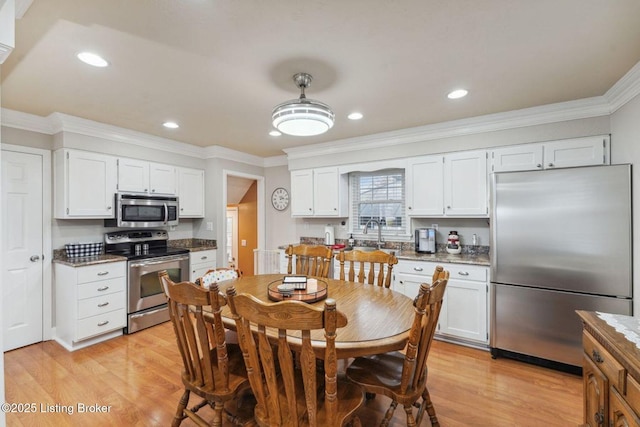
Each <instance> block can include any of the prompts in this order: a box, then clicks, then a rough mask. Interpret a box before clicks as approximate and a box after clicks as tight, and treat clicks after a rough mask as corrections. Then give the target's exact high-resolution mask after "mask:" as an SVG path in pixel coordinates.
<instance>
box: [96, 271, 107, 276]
mask: <svg viewBox="0 0 640 427" xmlns="http://www.w3.org/2000/svg"><path fill="white" fill-rule="evenodd" d="M107 274H109V272H108V271H99V272H98V276H106V275H107Z"/></svg>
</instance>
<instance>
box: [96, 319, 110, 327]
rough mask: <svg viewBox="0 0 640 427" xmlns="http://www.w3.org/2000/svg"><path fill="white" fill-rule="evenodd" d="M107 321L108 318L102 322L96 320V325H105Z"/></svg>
mask: <svg viewBox="0 0 640 427" xmlns="http://www.w3.org/2000/svg"><path fill="white" fill-rule="evenodd" d="M108 323H109V321H108V320H103V321H102V322H98V326H104V325H106V324H108Z"/></svg>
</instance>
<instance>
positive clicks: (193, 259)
mask: <svg viewBox="0 0 640 427" xmlns="http://www.w3.org/2000/svg"><path fill="white" fill-rule="evenodd" d="M189 262H190V263H191V266H192V267H193V266H195V265H198V264H205V265H206V264H208V265H211V266H212V267H211V268H215V265H216V250H215V249H211V250H208V251H196V252H189Z"/></svg>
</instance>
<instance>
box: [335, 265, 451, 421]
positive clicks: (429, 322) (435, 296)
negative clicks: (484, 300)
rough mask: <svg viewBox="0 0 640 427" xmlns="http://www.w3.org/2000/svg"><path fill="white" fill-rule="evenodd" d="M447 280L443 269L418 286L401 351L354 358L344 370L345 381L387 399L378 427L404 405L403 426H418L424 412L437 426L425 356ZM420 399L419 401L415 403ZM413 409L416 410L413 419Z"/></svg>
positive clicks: (447, 274)
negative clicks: (405, 424) (407, 331)
mask: <svg viewBox="0 0 640 427" xmlns="http://www.w3.org/2000/svg"><path fill="white" fill-rule="evenodd" d="M434 276H435V274H434ZM448 280H449V272H448V271H446V270H444V269H443V271H440V272H438V277H437V278H436V279H435V281H434V282H433V284H432V285H431V286H430V285H428V284H427V283H423V284H421V285H420V290H419V291H418V297H417V298H416V301H415V303H414V306H415V316H414V320H413V325H412V326H411V329H410V331H409V340H408V343H407V346H406V347H405V349H404V352H399V351H394V352H390V353H384V354H377V355H374V356H365V357H357V358H355V360H354V361H353V362H352V363H351V365H349V367H348V368H347V378H348V379H349V380H350V381H352V382H353V383H355V384H358V385H360V386H362V387H363V388H364V389H365V391H366V392H367V393H372V394H378V393H379V394H383V395H385V396H387V397H389V398H391V406H390V407H389V409H388V410H387V412H386V414H385V417H384V419H383V420H382V422H381V423H380V425H381V426H387V425H388V424H389V420H390V419H391V417H392V416H393V412H394V411H395V409H396V407H397V406H398V403H400V404H401V405H403V406H404V410H405V412H406V414H407V426H411V427H413V426H419V425H421V424H420V423H421V422H422V417H423V416H424V412H425V411H426V412H427V413H428V414H429V419H430V421H431V425H432V426H433V427H437V426H439V425H440V424H439V423H438V418H437V417H436V412H435V409H434V407H433V403H432V402H431V396H430V395H429V390H428V388H427V357H428V355H429V349H430V348H431V343H432V341H433V335H434V333H435V329H436V325H437V323H438V316H439V315H440V309H441V307H442V299H443V297H444V291H445V289H446V287H447V282H448ZM420 398H422V401H421V402H420V403H419V404H418V401H419V400H420ZM413 406H417V407H418V411H417V413H416V415H415V416H414V415H413V409H412V408H413Z"/></svg>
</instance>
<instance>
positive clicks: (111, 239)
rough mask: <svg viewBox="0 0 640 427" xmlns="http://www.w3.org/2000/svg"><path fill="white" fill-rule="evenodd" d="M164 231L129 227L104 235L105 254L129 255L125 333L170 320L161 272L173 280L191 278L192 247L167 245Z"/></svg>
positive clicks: (127, 256)
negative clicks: (160, 276)
mask: <svg viewBox="0 0 640 427" xmlns="http://www.w3.org/2000/svg"><path fill="white" fill-rule="evenodd" d="M168 239H169V236H168V234H167V232H166V231H165V230H127V231H115V232H112V233H107V234H105V237H104V240H105V243H106V245H105V253H107V254H113V255H120V256H124V257H126V258H127V260H128V261H127V265H128V269H127V275H128V276H127V327H126V329H125V331H124V332H125V333H126V334H131V333H133V332H136V331H139V330H141V329H144V328H148V327H150V326H154V325H157V324H159V323H162V322H166V321H167V320H169V311H168V309H167V300H166V297H165V295H164V291H163V290H162V284H161V283H160V280H158V272H159V271H162V270H167V272H168V273H169V276H170V277H171V280H173V281H175V282H180V281H184V280H189V250H188V249H180V248H170V247H168V246H167V240H168Z"/></svg>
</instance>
